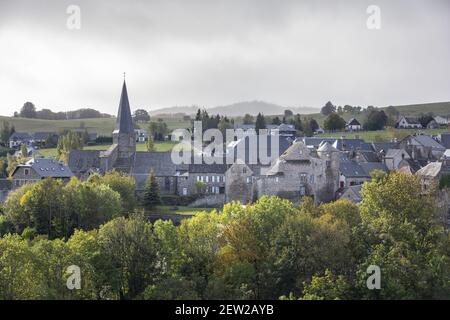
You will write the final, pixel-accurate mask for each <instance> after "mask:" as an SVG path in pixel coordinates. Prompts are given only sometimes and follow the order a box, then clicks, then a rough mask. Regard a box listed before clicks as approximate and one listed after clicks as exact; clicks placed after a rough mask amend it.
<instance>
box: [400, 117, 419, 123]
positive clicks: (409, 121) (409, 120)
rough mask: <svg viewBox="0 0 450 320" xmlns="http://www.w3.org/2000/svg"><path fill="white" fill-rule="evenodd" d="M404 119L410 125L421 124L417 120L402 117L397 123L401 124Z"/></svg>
mask: <svg viewBox="0 0 450 320" xmlns="http://www.w3.org/2000/svg"><path fill="white" fill-rule="evenodd" d="M403 118H405V120H406V122H408V123H409V124H420V122H419V120H418V119H417V118H412V117H401V118H400V119H399V121H398V122H397V123H399V122H400V121H401V120H402V119H403Z"/></svg>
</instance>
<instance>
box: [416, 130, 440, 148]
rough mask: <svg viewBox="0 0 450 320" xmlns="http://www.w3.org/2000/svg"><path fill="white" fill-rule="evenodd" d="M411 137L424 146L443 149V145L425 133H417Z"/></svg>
mask: <svg viewBox="0 0 450 320" xmlns="http://www.w3.org/2000/svg"><path fill="white" fill-rule="evenodd" d="M412 138H413V139H415V140H416V141H417V142H418V143H420V144H421V145H423V146H424V147H431V148H432V149H436V150H442V151H445V147H444V146H443V145H441V144H440V143H439V142H437V141H436V140H434V139H433V138H432V137H431V136H429V135H427V134H419V135H416V136H412Z"/></svg>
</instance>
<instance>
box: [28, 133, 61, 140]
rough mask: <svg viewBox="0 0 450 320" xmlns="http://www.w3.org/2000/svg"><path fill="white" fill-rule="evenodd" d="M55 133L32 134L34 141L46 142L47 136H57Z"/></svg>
mask: <svg viewBox="0 0 450 320" xmlns="http://www.w3.org/2000/svg"><path fill="white" fill-rule="evenodd" d="M57 135H58V134H57V133H56V132H35V133H33V139H34V140H46V139H47V138H48V137H49V136H57Z"/></svg>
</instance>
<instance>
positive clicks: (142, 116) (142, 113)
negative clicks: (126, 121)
mask: <svg viewBox="0 0 450 320" xmlns="http://www.w3.org/2000/svg"><path fill="white" fill-rule="evenodd" d="M133 119H134V121H136V122H148V121H150V115H149V114H148V112H147V111H146V110H144V109H137V110H136V111H134V114H133Z"/></svg>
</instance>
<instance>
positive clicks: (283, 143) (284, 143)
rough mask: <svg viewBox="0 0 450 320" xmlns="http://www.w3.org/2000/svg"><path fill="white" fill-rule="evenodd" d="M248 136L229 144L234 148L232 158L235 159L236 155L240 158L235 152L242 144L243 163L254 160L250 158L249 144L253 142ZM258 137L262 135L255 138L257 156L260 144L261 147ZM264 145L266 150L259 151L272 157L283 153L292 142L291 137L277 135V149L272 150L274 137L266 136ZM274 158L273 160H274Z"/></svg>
mask: <svg viewBox="0 0 450 320" xmlns="http://www.w3.org/2000/svg"><path fill="white" fill-rule="evenodd" d="M250 139H251V138H250V137H244V138H242V139H240V140H239V141H237V142H236V143H233V144H231V148H234V151H235V152H234V160H235V161H236V160H237V159H238V156H240V158H242V156H241V155H238V154H237V153H238V152H240V151H239V148H242V145H243V146H244V147H243V148H244V150H245V151H244V152H245V159H241V160H244V162H245V163H247V164H249V163H250V160H252V161H255V160H254V159H251V158H250V145H251V143H253V142H252V141H251V140H250ZM260 139H262V137H259V139H257V140H256V146H257V150H256V154H257V155H258V157H259V152H260V150H259V148H260V146H261V147H262V145H261V144H260ZM266 139H267V140H266V147H267V149H268V150H267V151H266V150H261V152H262V153H263V154H266V155H267V156H268V157H273V158H275V159H276V158H277V155H278V156H280V155H281V154H283V153H284V152H285V151H286V150H287V149H288V148H289V147H290V146H291V144H292V139H289V138H287V137H282V136H279V137H278V150H273V149H274V148H272V139H276V138H275V137H274V136H266ZM227 152H231V150H227ZM275 159H274V160H275Z"/></svg>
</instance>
